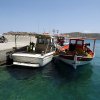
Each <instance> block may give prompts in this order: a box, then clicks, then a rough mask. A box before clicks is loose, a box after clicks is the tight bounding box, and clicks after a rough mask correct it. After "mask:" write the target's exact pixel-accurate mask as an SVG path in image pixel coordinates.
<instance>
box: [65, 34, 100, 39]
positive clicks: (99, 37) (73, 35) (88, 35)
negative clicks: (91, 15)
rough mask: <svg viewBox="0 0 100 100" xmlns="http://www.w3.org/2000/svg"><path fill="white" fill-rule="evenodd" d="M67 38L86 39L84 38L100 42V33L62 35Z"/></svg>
mask: <svg viewBox="0 0 100 100" xmlns="http://www.w3.org/2000/svg"><path fill="white" fill-rule="evenodd" d="M64 34H66V35H67V36H69V37H86V38H96V39H99V40H100V33H80V32H73V33H64Z"/></svg>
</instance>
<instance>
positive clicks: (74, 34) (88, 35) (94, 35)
mask: <svg viewBox="0 0 100 100" xmlns="http://www.w3.org/2000/svg"><path fill="white" fill-rule="evenodd" d="M37 34H38V33H36V32H13V31H11V32H7V33H3V35H31V36H34V35H37ZM54 35H58V33H55V34H54ZM59 35H62V36H63V35H64V36H66V37H69V38H70V37H83V38H84V37H85V38H96V39H97V40H100V33H81V32H71V33H59Z"/></svg>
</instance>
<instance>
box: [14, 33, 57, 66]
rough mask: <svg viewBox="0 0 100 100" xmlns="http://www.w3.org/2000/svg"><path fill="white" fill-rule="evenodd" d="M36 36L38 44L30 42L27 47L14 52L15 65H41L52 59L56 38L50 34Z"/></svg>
mask: <svg viewBox="0 0 100 100" xmlns="http://www.w3.org/2000/svg"><path fill="white" fill-rule="evenodd" d="M36 38H37V42H36V44H34V43H30V45H29V46H27V49H25V50H22V51H21V52H15V53H13V54H12V58H13V65H20V66H29V67H41V66H45V65H46V64H47V63H49V62H50V61H51V60H52V58H53V54H54V52H55V48H54V38H53V37H52V36H50V35H37V36H36Z"/></svg>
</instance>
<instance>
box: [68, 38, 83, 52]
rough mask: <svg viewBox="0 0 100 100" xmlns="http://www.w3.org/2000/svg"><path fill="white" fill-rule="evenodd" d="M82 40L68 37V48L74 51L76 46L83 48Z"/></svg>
mask: <svg viewBox="0 0 100 100" xmlns="http://www.w3.org/2000/svg"><path fill="white" fill-rule="evenodd" d="M83 46H84V40H83V39H70V41H69V50H70V51H74V50H76V48H83Z"/></svg>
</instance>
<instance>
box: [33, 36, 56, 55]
mask: <svg viewBox="0 0 100 100" xmlns="http://www.w3.org/2000/svg"><path fill="white" fill-rule="evenodd" d="M36 38H37V42H36V46H35V52H37V53H42V52H44V53H48V52H50V51H52V50H53V44H54V38H53V37H51V36H49V35H38V36H37V37H36Z"/></svg>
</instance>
